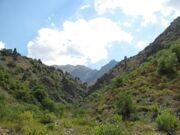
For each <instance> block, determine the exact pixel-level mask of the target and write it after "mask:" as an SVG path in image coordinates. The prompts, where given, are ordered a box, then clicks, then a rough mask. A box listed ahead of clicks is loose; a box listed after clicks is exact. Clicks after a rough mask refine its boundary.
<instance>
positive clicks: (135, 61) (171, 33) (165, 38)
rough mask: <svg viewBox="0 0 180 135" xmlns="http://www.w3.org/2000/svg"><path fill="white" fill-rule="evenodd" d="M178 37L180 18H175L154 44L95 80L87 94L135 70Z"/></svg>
mask: <svg viewBox="0 0 180 135" xmlns="http://www.w3.org/2000/svg"><path fill="white" fill-rule="evenodd" d="M179 37H180V17H178V18H176V19H175V20H174V21H173V22H172V23H171V24H170V26H169V27H168V28H167V29H166V30H165V31H164V32H163V33H162V34H160V35H159V36H158V37H157V38H156V39H155V41H154V42H152V43H151V44H150V45H149V46H147V47H146V48H145V49H144V50H143V51H141V52H139V53H138V54H137V55H135V56H133V57H130V58H125V59H124V60H122V61H121V62H119V63H118V64H117V65H116V66H115V67H114V68H113V69H112V70H111V71H110V72H109V73H107V74H105V75H103V76H102V77H101V78H99V79H98V80H97V82H96V83H95V84H94V85H93V86H92V87H91V88H90V90H89V93H92V92H93V91H95V90H97V89H100V88H101V87H103V86H104V85H106V84H108V83H109V82H110V81H111V79H112V78H114V77H116V76H117V75H120V74H123V73H124V72H129V71H131V70H133V69H134V68H136V67H137V66H138V65H139V64H141V63H142V62H144V60H145V59H146V58H147V57H148V56H150V55H153V54H155V53H156V52H158V51H159V50H161V49H163V48H166V46H167V45H168V43H169V42H171V41H175V40H176V39H178V38H179Z"/></svg>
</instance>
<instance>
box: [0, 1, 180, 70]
mask: <svg viewBox="0 0 180 135" xmlns="http://www.w3.org/2000/svg"><path fill="white" fill-rule="evenodd" d="M178 7H180V1H179V0H158V1H157V0H138V1H134V0H26V1H25V0H16V1H15V0H0V18H1V19H0V48H3V47H6V48H17V49H18V51H19V52H20V53H21V54H23V55H26V56H29V57H32V58H36V59H41V60H42V61H43V62H44V63H45V64H47V65H54V64H57V65H64V64H72V65H77V64H82V65H86V66H89V67H91V68H100V67H101V66H102V65H104V64H106V63H107V62H108V61H110V60H111V59H116V60H118V61H120V60H121V59H123V57H124V56H128V57H130V56H133V55H135V54H137V53H138V52H139V51H140V50H142V49H143V48H144V47H145V46H147V45H148V44H149V43H150V42H152V41H153V40H154V39H155V37H156V36H157V35H159V34H160V33H161V32H162V31H163V30H164V29H165V28H166V27H167V26H168V25H169V24H170V22H171V21H172V20H173V19H175V18H176V17H177V16H179V15H180V9H179V8H178Z"/></svg>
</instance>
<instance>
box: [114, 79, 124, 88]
mask: <svg viewBox="0 0 180 135" xmlns="http://www.w3.org/2000/svg"><path fill="white" fill-rule="evenodd" d="M112 83H113V86H114V87H116V88H117V87H120V86H122V84H123V78H122V77H117V78H115V79H114V80H113V82H112Z"/></svg>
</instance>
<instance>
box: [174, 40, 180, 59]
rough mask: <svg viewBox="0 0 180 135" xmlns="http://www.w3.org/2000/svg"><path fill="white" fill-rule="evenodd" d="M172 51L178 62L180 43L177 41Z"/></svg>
mask: <svg viewBox="0 0 180 135" xmlns="http://www.w3.org/2000/svg"><path fill="white" fill-rule="evenodd" d="M172 52H173V53H175V54H176V57H177V59H178V62H180V43H179V44H178V43H177V44H175V45H174V46H173V47H172Z"/></svg>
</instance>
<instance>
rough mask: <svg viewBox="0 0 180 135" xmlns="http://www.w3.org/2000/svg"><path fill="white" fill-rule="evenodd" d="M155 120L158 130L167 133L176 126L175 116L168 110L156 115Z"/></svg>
mask: <svg viewBox="0 0 180 135" xmlns="http://www.w3.org/2000/svg"><path fill="white" fill-rule="evenodd" d="M156 122H157V126H158V129H159V130H163V131H166V132H168V133H170V132H174V131H175V129H176V127H177V119H176V117H175V116H174V115H172V114H171V113H170V112H168V111H164V112H162V113H161V114H160V115H158V117H157V119H156Z"/></svg>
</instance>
